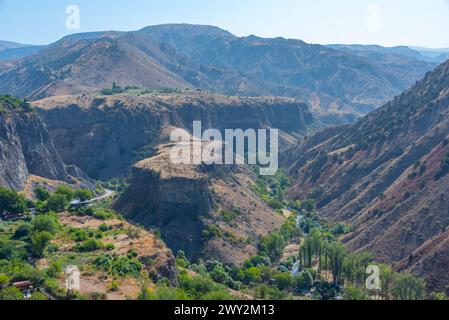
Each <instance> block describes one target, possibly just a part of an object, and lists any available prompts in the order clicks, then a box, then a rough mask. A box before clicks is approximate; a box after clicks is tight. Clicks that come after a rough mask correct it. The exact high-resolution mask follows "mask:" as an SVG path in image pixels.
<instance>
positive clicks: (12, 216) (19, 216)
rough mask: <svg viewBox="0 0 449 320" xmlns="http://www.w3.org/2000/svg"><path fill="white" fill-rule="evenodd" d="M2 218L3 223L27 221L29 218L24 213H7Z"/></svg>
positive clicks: (0, 216)
mask: <svg viewBox="0 0 449 320" xmlns="http://www.w3.org/2000/svg"><path fill="white" fill-rule="evenodd" d="M0 218H1V220H3V221H18V220H25V219H27V216H26V215H25V214H23V213H12V212H7V211H5V212H3V213H2V214H1V215H0Z"/></svg>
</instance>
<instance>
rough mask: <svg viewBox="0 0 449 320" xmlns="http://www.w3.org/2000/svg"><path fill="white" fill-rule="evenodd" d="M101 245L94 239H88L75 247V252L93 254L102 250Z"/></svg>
mask: <svg viewBox="0 0 449 320" xmlns="http://www.w3.org/2000/svg"><path fill="white" fill-rule="evenodd" d="M103 247H104V246H103V243H102V242H101V241H98V240H95V239H88V240H85V241H83V242H82V243H78V244H77V245H76V246H75V250H76V251H78V252H93V251H97V250H100V249H102V248H103Z"/></svg>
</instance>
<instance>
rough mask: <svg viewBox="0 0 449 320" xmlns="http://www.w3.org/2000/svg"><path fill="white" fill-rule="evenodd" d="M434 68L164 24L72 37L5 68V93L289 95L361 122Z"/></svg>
mask: <svg viewBox="0 0 449 320" xmlns="http://www.w3.org/2000/svg"><path fill="white" fill-rule="evenodd" d="M434 66H435V65H434V64H433V63H428V62H424V61H419V60H416V59H414V58H411V57H406V56H403V57H402V59H401V60H398V59H396V60H392V59H390V60H388V61H377V60H375V59H374V60H372V59H371V58H370V57H361V56H358V55H356V54H352V53H347V52H344V51H340V50H334V49H331V48H327V47H324V46H320V45H311V44H307V43H305V42H302V41H299V40H288V39H283V38H276V39H264V38H258V37H255V36H250V37H244V38H239V37H236V36H234V35H232V34H230V33H229V32H226V31H224V30H221V29H219V28H216V27H210V26H194V25H162V26H155V27H148V28H144V29H142V30H140V31H137V32H130V33H120V32H99V33H89V34H79V35H72V36H69V37H66V38H63V39H61V40H60V41H58V42H56V43H54V44H52V45H50V46H48V47H46V48H45V49H42V50H41V51H39V52H38V53H37V54H35V55H31V56H28V57H25V58H23V59H18V60H14V61H2V62H0V92H8V93H12V94H16V95H19V96H21V97H28V98H30V99H40V98H44V97H48V96H53V95H61V94H79V93H83V92H92V91H96V90H99V89H102V88H105V87H110V86H111V84H112V82H114V81H119V82H120V84H121V85H123V86H126V85H134V86H139V87H145V88H178V89H185V88H200V89H203V90H208V91H213V92H217V93H223V94H229V95H246V96H266V95H275V96H288V97H294V98H300V99H302V100H303V101H305V102H306V103H308V104H309V105H310V106H311V107H312V109H314V110H315V111H316V112H317V113H326V114H327V113H332V114H335V113H338V114H341V113H343V114H348V113H349V114H356V115H361V114H366V113H367V112H369V111H371V110H373V109H375V108H377V107H378V106H380V105H382V104H383V103H384V102H386V101H387V100H388V99H390V98H391V97H393V96H394V95H396V94H398V93H400V92H402V91H403V90H405V89H406V88H408V87H409V86H410V85H411V84H413V82H414V81H416V80H418V79H419V78H421V77H422V76H423V75H424V74H425V73H426V72H427V71H429V70H431V69H432V68H433V67H434ZM343 119H346V120H348V119H349V118H343ZM346 120H345V121H346Z"/></svg>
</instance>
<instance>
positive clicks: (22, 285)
mask: <svg viewBox="0 0 449 320" xmlns="http://www.w3.org/2000/svg"><path fill="white" fill-rule="evenodd" d="M12 286H13V287H15V288H17V289H19V290H20V291H21V292H22V293H23V297H24V298H25V299H29V298H31V294H32V293H33V292H34V288H33V284H32V283H31V281H19V282H14V283H13V284H12Z"/></svg>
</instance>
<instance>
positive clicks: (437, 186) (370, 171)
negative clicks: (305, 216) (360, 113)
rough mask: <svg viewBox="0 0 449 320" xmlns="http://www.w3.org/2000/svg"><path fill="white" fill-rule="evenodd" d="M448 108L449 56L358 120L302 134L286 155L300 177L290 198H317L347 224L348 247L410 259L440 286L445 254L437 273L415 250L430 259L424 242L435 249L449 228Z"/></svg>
mask: <svg viewBox="0 0 449 320" xmlns="http://www.w3.org/2000/svg"><path fill="white" fill-rule="evenodd" d="M448 106H449V62H446V63H445V64H442V65H441V66H440V67H438V68H437V69H436V70H435V71H434V72H432V73H430V74H428V75H427V76H426V77H425V79H423V80H422V81H421V82H419V83H417V84H416V85H415V86H414V87H412V88H411V89H410V90H409V91H407V92H405V93H404V94H402V95H401V96H399V97H397V98H395V99H394V100H393V101H392V102H390V103H388V104H387V105H385V106H384V107H382V108H380V109H379V110H377V111H375V112H373V113H372V114H370V115H368V116H367V117H365V118H363V119H362V120H360V121H359V122H358V123H357V124H355V125H353V126H347V127H342V128H335V129H328V130H325V131H323V132H320V133H318V134H317V135H315V136H313V137H311V138H308V139H304V140H303V141H301V143H300V144H298V145H297V146H296V147H294V148H292V149H291V150H290V151H289V152H287V153H286V154H285V155H284V159H283V160H282V162H283V164H284V165H285V166H286V167H288V172H289V174H290V175H291V176H292V177H293V178H294V180H295V181H296V183H295V184H294V186H293V187H292V188H291V189H290V190H289V196H290V197H292V198H305V197H310V196H312V197H314V198H315V199H316V200H317V202H318V205H319V207H320V208H321V213H322V215H323V216H324V217H326V218H328V219H330V220H333V221H343V222H346V223H348V224H350V225H351V226H352V227H353V229H354V232H352V233H351V234H349V235H347V236H346V237H345V238H344V241H345V242H346V244H347V246H348V247H349V248H350V249H352V250H355V251H361V250H363V251H370V252H372V253H374V254H375V255H376V256H377V258H378V259H379V260H382V261H389V262H399V261H402V260H404V259H405V260H406V261H407V263H406V264H405V268H410V270H412V271H414V272H416V273H417V274H419V275H421V276H425V277H427V279H428V280H429V283H431V284H432V283H433V284H437V283H438V285H439V286H440V287H438V289H444V287H442V284H441V282H439V281H436V280H435V278H436V277H439V276H440V274H441V272H443V271H441V270H442V266H446V267H447V257H445V256H444V255H439V254H436V255H435V256H433V257H434V261H433V267H434V269H433V271H432V272H427V271H429V268H430V266H429V264H427V266H426V268H427V271H426V272H423V273H421V272H422V271H423V270H424V269H425V268H423V267H422V265H420V264H419V263H420V262H419V259H416V260H415V259H414V252H415V251H417V252H419V256H420V257H423V256H424V257H426V259H427V261H426V262H429V260H428V259H429V256H427V255H426V254H424V253H423V250H424V249H423V248H422V246H423V245H424V244H425V243H426V242H429V243H432V242H433V245H428V244H427V245H426V246H425V247H424V248H435V245H436V243H435V242H434V241H435V240H434V239H436V238H438V237H440V233H441V232H444V230H445V229H446V228H447V227H448V226H449V190H448V188H447V185H448V183H449V180H448V179H449V176H448V173H449V107H448ZM440 249H441V248H439V249H432V250H436V252H440V253H442V252H445V251H444V250H443V249H441V250H440ZM415 263H417V264H415ZM447 284H449V283H448V282H446V285H447Z"/></svg>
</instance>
